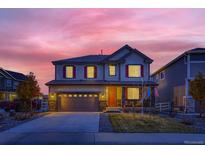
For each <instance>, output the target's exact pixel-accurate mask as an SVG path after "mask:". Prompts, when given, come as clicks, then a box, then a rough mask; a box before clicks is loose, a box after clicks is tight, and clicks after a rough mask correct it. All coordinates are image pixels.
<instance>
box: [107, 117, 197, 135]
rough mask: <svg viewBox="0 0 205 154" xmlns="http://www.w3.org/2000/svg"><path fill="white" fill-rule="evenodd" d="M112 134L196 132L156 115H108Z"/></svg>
mask: <svg viewBox="0 0 205 154" xmlns="http://www.w3.org/2000/svg"><path fill="white" fill-rule="evenodd" d="M109 119H110V122H111V124H112V127H113V130H114V132H119V133H120V132H122V133H137V132H139V133H145V132H149V133H196V132H197V130H196V129H194V128H191V127H188V126H186V125H185V124H182V123H180V122H177V121H175V120H174V119H171V118H164V117H160V116H157V115H148V114H144V115H141V114H136V113H121V114H110V115H109Z"/></svg>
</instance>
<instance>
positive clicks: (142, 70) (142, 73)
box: [141, 65, 144, 77]
mask: <svg viewBox="0 0 205 154" xmlns="http://www.w3.org/2000/svg"><path fill="white" fill-rule="evenodd" d="M141 77H144V66H143V65H141Z"/></svg>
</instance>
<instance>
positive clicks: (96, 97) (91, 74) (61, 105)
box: [46, 45, 156, 111]
mask: <svg viewBox="0 0 205 154" xmlns="http://www.w3.org/2000/svg"><path fill="white" fill-rule="evenodd" d="M152 62H153V60H152V59H150V58H149V57H147V56H145V55H144V54H143V53H141V52H140V51H138V50H137V49H133V48H131V47H130V46H128V45H125V46H123V47H122V48H120V49H119V50H117V51H116V52H114V53H113V54H111V55H88V56H82V57H76V58H69V59H63V60H58V61H53V62H52V63H53V65H55V80H52V81H50V82H48V83H46V85H47V86H49V106H50V110H54V111H98V110H99V106H103V105H105V104H106V106H107V107H122V106H123V105H128V104H129V103H135V105H136V104H138V106H139V105H140V100H141V99H142V97H143V98H145V97H146V92H144V93H142V89H143V91H146V89H147V88H148V87H150V88H149V89H152V90H153V88H154V86H156V84H155V82H153V81H151V80H150V64H151V63H152ZM142 85H143V86H142ZM152 94H153V93H152ZM152 100H154V99H152Z"/></svg>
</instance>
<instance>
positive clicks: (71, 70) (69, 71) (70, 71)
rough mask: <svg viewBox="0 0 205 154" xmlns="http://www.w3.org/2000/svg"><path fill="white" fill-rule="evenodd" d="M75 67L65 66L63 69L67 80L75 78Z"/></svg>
mask: <svg viewBox="0 0 205 154" xmlns="http://www.w3.org/2000/svg"><path fill="white" fill-rule="evenodd" d="M75 74H76V73H75V66H70V65H69V66H65V67H64V77H65V78H68V79H73V78H75Z"/></svg>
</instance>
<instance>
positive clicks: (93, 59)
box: [52, 55, 108, 65]
mask: <svg viewBox="0 0 205 154" xmlns="http://www.w3.org/2000/svg"><path fill="white" fill-rule="evenodd" d="M107 56H108V55H88V56H82V57H75V58H68V59H62V60H57V61H52V63H53V64H54V65H55V64H66V63H99V62H101V61H102V60H103V59H105V58H106V57H107Z"/></svg>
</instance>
